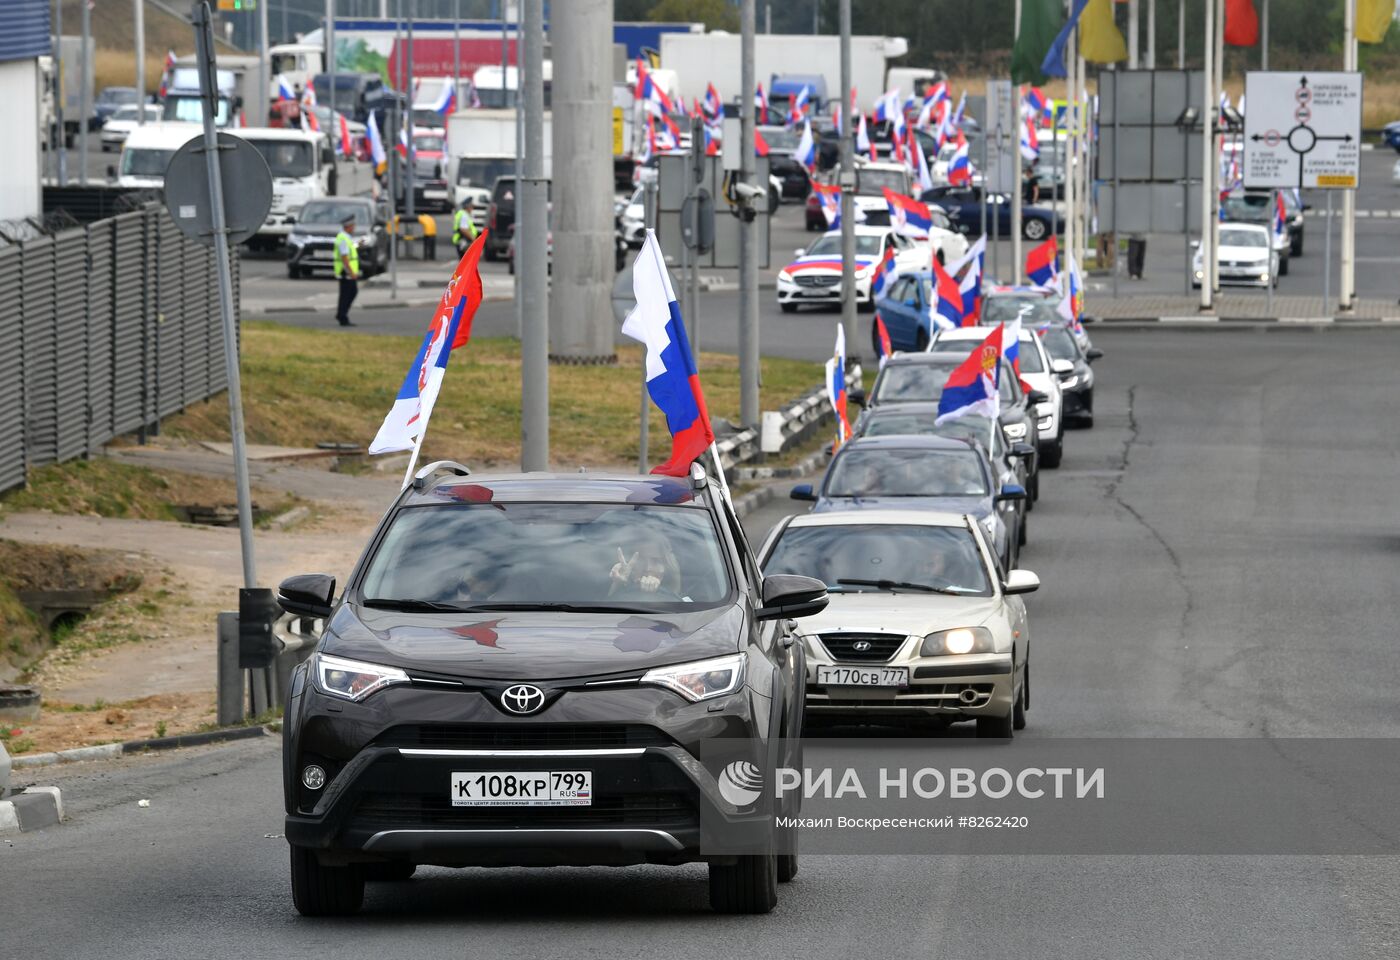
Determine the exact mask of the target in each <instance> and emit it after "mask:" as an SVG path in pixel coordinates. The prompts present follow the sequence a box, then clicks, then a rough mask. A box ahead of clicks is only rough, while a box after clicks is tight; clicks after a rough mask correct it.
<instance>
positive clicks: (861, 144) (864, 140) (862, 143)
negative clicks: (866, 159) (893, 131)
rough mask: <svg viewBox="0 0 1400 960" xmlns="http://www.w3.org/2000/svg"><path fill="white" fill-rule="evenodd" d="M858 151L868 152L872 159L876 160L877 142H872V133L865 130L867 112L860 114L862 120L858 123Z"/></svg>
mask: <svg viewBox="0 0 1400 960" xmlns="http://www.w3.org/2000/svg"><path fill="white" fill-rule="evenodd" d="M856 152H857V153H868V154H870V159H871V160H872V161H874V160H875V144H873V143H871V142H870V135H869V134H868V133H866V131H865V114H863V113H862V114H861V115H860V122H859V123H857V124H856Z"/></svg>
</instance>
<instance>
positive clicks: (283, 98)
mask: <svg viewBox="0 0 1400 960" xmlns="http://www.w3.org/2000/svg"><path fill="white" fill-rule="evenodd" d="M296 98H297V95H296V91H295V90H293V89H292V85H291V84H290V83H288V82H287V78H286V77H284V76H282V74H280V73H279V74H278V75H277V102H278V103H291V102H292V101H293V100H295V99H296Z"/></svg>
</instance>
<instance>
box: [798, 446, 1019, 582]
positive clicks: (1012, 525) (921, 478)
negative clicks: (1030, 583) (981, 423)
mask: <svg viewBox="0 0 1400 960" xmlns="http://www.w3.org/2000/svg"><path fill="white" fill-rule="evenodd" d="M791 496H792V499H794V500H809V501H815V504H814V506H813V507H812V512H813V513H827V512H832V511H837V510H888V509H891V508H893V509H898V510H932V511H935V512H938V513H961V514H966V515H967V516H969V517H971V518H972V519H974V520H976V521H977V523H979V524H980V525H981V526H982V531H983V532H984V533H985V534H986V535H987V539H988V540H989V541H990V542H991V543H992V545H993V548H994V549H995V550H996V553H997V556H998V557H1000V558H1001V562H1002V564H1003V565H1004V566H1005V569H1007V570H1011V569H1014V568H1015V566H1016V560H1017V558H1018V557H1019V556H1020V541H1021V540H1022V537H1021V529H1020V524H1021V511H1020V510H1018V509H1017V507H1018V505H1019V501H1024V500H1025V499H1026V488H1025V487H1023V486H1021V485H1020V484H1017V483H1001V482H999V478H998V477H997V476H996V475H995V474H994V473H993V472H992V468H991V465H990V463H989V461H988V459H987V456H986V454H985V453H984V452H983V451H982V449H981V448H979V447H978V446H977V445H976V444H974V443H972V442H971V441H969V440H963V439H954V438H952V437H932V436H911V435H907V434H894V435H890V436H882V437H859V438H857V439H855V440H851V441H849V442H847V443H846V444H845V445H843V446H842V447H841V449H840V450H839V451H838V452H837V454H836V456H835V457H834V458H832V461H831V465H830V466H829V467H827V470H826V475H825V476H824V477H823V478H822V482H821V486H820V489H818V490H815V491H814V490H813V489H812V485H811V484H810V483H800V484H798V485H797V486H795V487H793V488H792V494H791Z"/></svg>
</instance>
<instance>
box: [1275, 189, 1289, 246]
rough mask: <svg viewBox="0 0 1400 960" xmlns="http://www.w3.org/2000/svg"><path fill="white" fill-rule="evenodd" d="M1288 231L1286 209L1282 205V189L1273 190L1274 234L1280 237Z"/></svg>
mask: <svg viewBox="0 0 1400 960" xmlns="http://www.w3.org/2000/svg"><path fill="white" fill-rule="evenodd" d="M1287 232H1288V211H1287V209H1286V208H1285V207H1284V205H1283V191H1282V190H1276V191H1274V236H1276V237H1281V236H1283V235H1284V234H1285V233H1287Z"/></svg>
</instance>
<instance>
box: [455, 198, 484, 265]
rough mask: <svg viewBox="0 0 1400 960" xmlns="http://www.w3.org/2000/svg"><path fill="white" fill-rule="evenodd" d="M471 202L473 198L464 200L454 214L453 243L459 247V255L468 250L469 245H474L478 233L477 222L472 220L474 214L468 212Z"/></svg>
mask: <svg viewBox="0 0 1400 960" xmlns="http://www.w3.org/2000/svg"><path fill="white" fill-rule="evenodd" d="M470 203H471V200H463V201H462V205H461V206H460V207H458V208H457V212H456V213H454V214H453V215H452V245H453V246H454V247H456V248H457V256H459V257H460V256H461V255H462V254H464V253H466V252H467V247H469V246H471V245H472V241H473V240H475V239H476V235H477V233H478V231H477V229H476V224H475V223H473V222H472V215H471V214H470V213H468V212H467V207H468V205H470Z"/></svg>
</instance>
